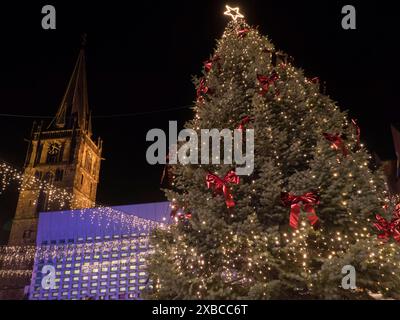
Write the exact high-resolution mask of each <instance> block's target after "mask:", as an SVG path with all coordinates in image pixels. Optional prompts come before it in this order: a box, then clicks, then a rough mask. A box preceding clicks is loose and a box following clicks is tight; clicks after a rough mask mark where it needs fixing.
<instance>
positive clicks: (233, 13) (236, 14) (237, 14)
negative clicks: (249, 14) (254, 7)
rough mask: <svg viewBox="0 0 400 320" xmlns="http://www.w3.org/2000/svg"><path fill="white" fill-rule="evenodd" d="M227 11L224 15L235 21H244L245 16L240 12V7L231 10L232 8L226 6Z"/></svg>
mask: <svg viewBox="0 0 400 320" xmlns="http://www.w3.org/2000/svg"><path fill="white" fill-rule="evenodd" d="M225 7H226V11H225V12H224V15H226V16H230V17H231V18H232V20H233V21H236V20H237V19H243V18H244V15H242V14H241V13H240V12H239V7H236V8H231V7H230V6H228V5H226V6H225Z"/></svg>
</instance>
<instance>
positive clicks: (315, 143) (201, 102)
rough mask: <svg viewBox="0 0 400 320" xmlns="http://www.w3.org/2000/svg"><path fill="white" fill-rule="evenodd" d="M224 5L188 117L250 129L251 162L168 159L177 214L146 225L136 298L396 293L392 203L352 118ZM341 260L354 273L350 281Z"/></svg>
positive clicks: (399, 294) (202, 124)
mask: <svg viewBox="0 0 400 320" xmlns="http://www.w3.org/2000/svg"><path fill="white" fill-rule="evenodd" d="M227 14H229V15H231V17H232V20H231V21H230V22H229V23H228V25H227V27H226V29H225V31H224V33H223V35H222V38H221V39H220V40H219V41H218V43H217V47H216V49H215V52H214V54H213V55H212V56H211V57H210V59H209V60H207V61H206V62H205V63H204V69H203V76H202V77H201V78H200V79H196V80H195V85H196V86H197V100H196V103H195V107H194V112H195V116H194V118H193V120H191V121H190V122H188V123H187V124H186V127H187V128H190V129H194V130H196V131H199V130H200V129H202V128H207V129H211V128H217V129H218V130H222V129H224V128H228V129H232V130H233V129H235V128H238V127H240V129H241V130H243V135H245V133H246V130H251V129H253V130H254V134H255V148H254V170H253V171H252V172H251V174H249V175H246V176H237V175H236V174H235V169H237V166H238V165H237V164H236V163H235V162H234V161H233V163H232V164H223V163H222V164H220V165H218V164H210V165H204V164H203V165H195V164H188V165H182V164H177V165H174V166H172V167H171V170H172V173H173V174H172V176H173V182H172V185H171V188H170V189H168V190H167V191H166V193H167V196H168V198H169V200H170V201H171V203H172V206H173V211H172V215H173V217H174V220H175V223H173V224H172V225H171V226H170V227H169V228H168V229H165V230H157V231H155V232H154V234H153V236H152V239H151V241H152V245H153V248H154V252H153V254H152V255H151V256H150V257H149V272H150V279H151V283H152V289H151V290H148V291H147V292H146V294H145V295H144V297H145V298H150V299H246V298H247V299H366V298H367V299H368V298H371V297H372V296H373V294H381V295H382V296H384V297H393V298H400V279H399V275H400V270H399V262H400V260H399V246H398V244H397V243H396V241H400V237H399V236H398V229H397V221H398V220H397V219H396V217H397V216H396V214H399V215H400V207H397V212H396V208H395V207H394V205H395V203H394V204H393V203H392V202H391V201H389V200H388V195H387V194H386V191H385V190H386V185H385V182H384V180H383V178H382V176H381V174H380V173H379V171H374V170H372V168H371V167H370V160H371V156H370V155H369V153H368V152H367V150H366V149H365V148H364V146H363V145H362V144H361V143H360V129H359V127H358V126H357V123H356V122H355V121H354V120H352V119H350V118H349V117H348V115H347V113H346V112H343V111H341V110H340V108H339V107H338V106H337V105H336V104H335V102H334V101H332V100H331V99H330V98H329V97H328V96H326V95H324V94H321V92H320V86H319V80H318V78H313V79H308V78H307V77H305V75H304V73H303V71H302V70H300V69H298V68H296V67H294V65H293V64H292V63H293V62H292V61H291V59H290V58H289V57H288V56H287V55H285V54H284V53H282V52H280V51H277V50H276V49H275V47H274V46H273V44H272V43H271V42H270V40H269V39H268V38H267V37H265V36H262V35H261V34H260V33H259V31H258V30H257V29H256V28H253V27H251V26H249V25H248V24H247V23H246V22H245V20H244V18H243V16H242V15H241V14H240V13H239V11H238V10H232V9H231V8H228V10H227ZM245 143H246V142H245ZM244 149H245V148H244ZM377 215H378V216H377ZM391 219H392V220H391ZM345 266H350V267H353V268H354V270H355V272H356V273H355V275H356V278H355V286H354V284H352V285H351V287H350V288H345V287H343V284H342V282H343V281H342V280H343V277H344V276H345V274H343V273H342V271H343V268H344V267H345Z"/></svg>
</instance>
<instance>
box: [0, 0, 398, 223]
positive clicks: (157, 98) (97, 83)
mask: <svg viewBox="0 0 400 320" xmlns="http://www.w3.org/2000/svg"><path fill="white" fill-rule="evenodd" d="M11 3H13V4H11ZM393 3H394V1H367V2H366V1H334V0H330V1H310V0H308V1H305V0H304V1H291V0H287V1H272V0H271V1H269V0H268V1H267V0H263V1H261V0H260V1H255V0H246V1H244V0H243V1H233V2H230V4H231V5H232V6H233V5H239V6H240V7H241V11H242V12H243V13H244V14H245V16H246V18H247V21H248V22H249V23H250V24H252V25H258V26H259V29H260V30H261V31H262V33H264V34H266V35H269V37H270V39H272V41H273V43H274V44H275V46H276V47H277V48H279V49H281V50H283V51H286V52H287V53H288V54H290V55H291V56H293V57H294V58H295V65H296V66H298V67H301V68H302V69H304V70H305V73H306V75H308V76H312V77H313V76H319V77H320V79H321V80H322V81H326V83H327V85H326V87H327V93H328V94H329V95H330V96H331V97H332V98H333V99H334V100H336V101H338V103H339V105H340V106H341V107H342V109H346V110H350V114H351V116H352V117H356V118H358V119H359V123H360V125H361V129H362V138H363V139H364V140H366V141H367V143H368V146H369V148H370V149H371V150H374V151H376V152H377V153H378V154H379V155H380V156H381V157H383V158H390V157H394V155H393V149H392V147H391V144H392V141H391V136H390V131H389V125H390V122H391V121H398V120H399V119H400V111H399V109H400V108H399V91H400V90H399V88H398V86H399V78H398V77H399V58H398V57H399V51H398V49H397V48H396V45H395V42H396V41H397V40H396V39H398V31H399V22H398V21H399V19H398V13H397V10H395V5H394V4H393ZM45 4H52V5H54V6H55V7H56V10H57V29H56V30H43V29H42V28H41V18H42V14H41V8H42V6H43V5H45ZM345 4H353V5H354V6H355V7H356V9H357V30H350V31H345V30H343V29H342V28H341V18H342V14H341V8H342V6H343V5H345ZM133 5H134V6H133ZM224 5H225V1H216V0H208V1H205V0H202V1H187V0H186V1H143V2H140V1H126V2H121V1H117V0H115V1H107V2H99V1H62V2H56V1H46V2H34V1H26V2H18V3H15V4H14V2H11V1H8V3H7V4H6V3H2V4H1V6H0V14H1V17H0V35H1V37H0V41H1V48H0V113H12V114H21V115H39V116H40V115H47V116H51V115H53V114H55V112H56V109H57V107H58V104H59V102H60V100H61V98H62V95H63V92H64V90H65V88H66V85H67V81H68V79H69V76H70V74H71V72H72V68H73V65H74V63H75V60H76V57H77V54H78V50H79V44H80V34H81V33H83V32H86V33H87V34H88V36H87V39H88V42H87V67H88V82H89V103H90V106H91V109H92V110H93V114H94V115H95V116H96V115H111V114H120V113H136V112H149V111H154V110H160V109H169V108H176V107H181V106H186V105H190V104H191V103H192V101H193V100H194V96H195V90H194V87H193V85H192V83H191V76H192V75H195V74H200V71H201V67H202V61H204V60H205V59H207V58H208V57H209V55H210V54H211V53H212V51H213V49H214V46H215V39H216V38H219V37H220V35H221V34H222V32H223V29H224V26H225V24H226V22H227V21H228V18H226V17H225V16H224V15H223V14H222V13H223V11H224ZM396 21H397V22H396ZM190 117H191V111H190V110H184V109H181V110H175V111H165V112H159V113H153V114H148V115H140V116H135V117H116V118H111V119H110V118H95V119H94V121H93V122H94V123H93V125H94V133H95V135H96V136H101V137H102V138H103V140H104V157H105V158H106V160H105V161H104V162H103V164H102V169H101V173H100V178H101V181H100V185H99V190H98V201H99V202H100V203H103V204H110V205H115V204H129V203H137V202H147V201H158V200H163V199H164V197H163V194H162V192H161V191H160V190H159V179H160V175H161V172H162V166H150V165H148V164H147V162H146V159H145V151H146V148H147V147H148V145H149V144H148V143H146V141H145V136H146V133H147V131H148V130H150V129H152V128H156V127H160V128H167V125H168V120H178V121H179V123H180V125H183V123H184V121H185V120H188V119H190ZM32 121H33V119H30V118H28V119H24V118H7V117H2V116H0V139H1V140H0V160H5V161H8V162H10V163H12V164H14V165H15V166H17V167H21V166H22V164H23V160H24V157H25V152H26V147H27V144H26V142H24V138H26V137H28V135H29V132H30V128H31V125H32ZM15 203H16V191H15V189H14V190H9V191H8V192H6V194H4V195H2V196H0V206H1V207H0V213H1V217H0V223H3V224H4V223H5V222H6V221H7V220H8V219H10V217H12V215H13V212H14V207H15Z"/></svg>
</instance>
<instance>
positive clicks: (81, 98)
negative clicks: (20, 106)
mask: <svg viewBox="0 0 400 320" xmlns="http://www.w3.org/2000/svg"><path fill="white" fill-rule="evenodd" d="M85 45H86V34H84V35H82V43H81V50H80V52H79V55H78V59H77V61H76V64H75V68H74V71H73V72H72V75H71V78H70V80H69V83H68V86H67V90H66V91H65V93H64V97H63V99H62V101H61V104H60V106H59V108H58V111H57V114H56V116H55V118H54V119H53V121H52V122H51V124H50V125H49V128H50V127H55V128H59V129H61V128H62V129H68V128H71V127H72V126H73V124H74V122H75V121H76V127H77V128H79V129H81V130H84V131H86V132H87V133H89V135H90V134H91V128H90V127H91V123H90V112H89V103H88V94H87V79H86V61H85Z"/></svg>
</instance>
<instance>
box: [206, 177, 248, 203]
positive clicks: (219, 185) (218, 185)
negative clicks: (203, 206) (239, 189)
mask: <svg viewBox="0 0 400 320" xmlns="http://www.w3.org/2000/svg"><path fill="white" fill-rule="evenodd" d="M239 182H240V179H239V176H238V175H237V174H236V173H235V171H229V172H228V173H227V174H226V175H225V177H224V178H223V179H221V178H220V177H218V176H217V175H215V174H212V173H211V172H209V173H208V174H207V176H206V183H207V188H208V189H210V188H213V189H214V192H216V193H223V194H224V197H225V203H226V207H227V208H228V209H229V208H232V207H234V206H235V201H234V200H233V196H232V194H231V193H230V191H229V187H228V183H233V184H239Z"/></svg>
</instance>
